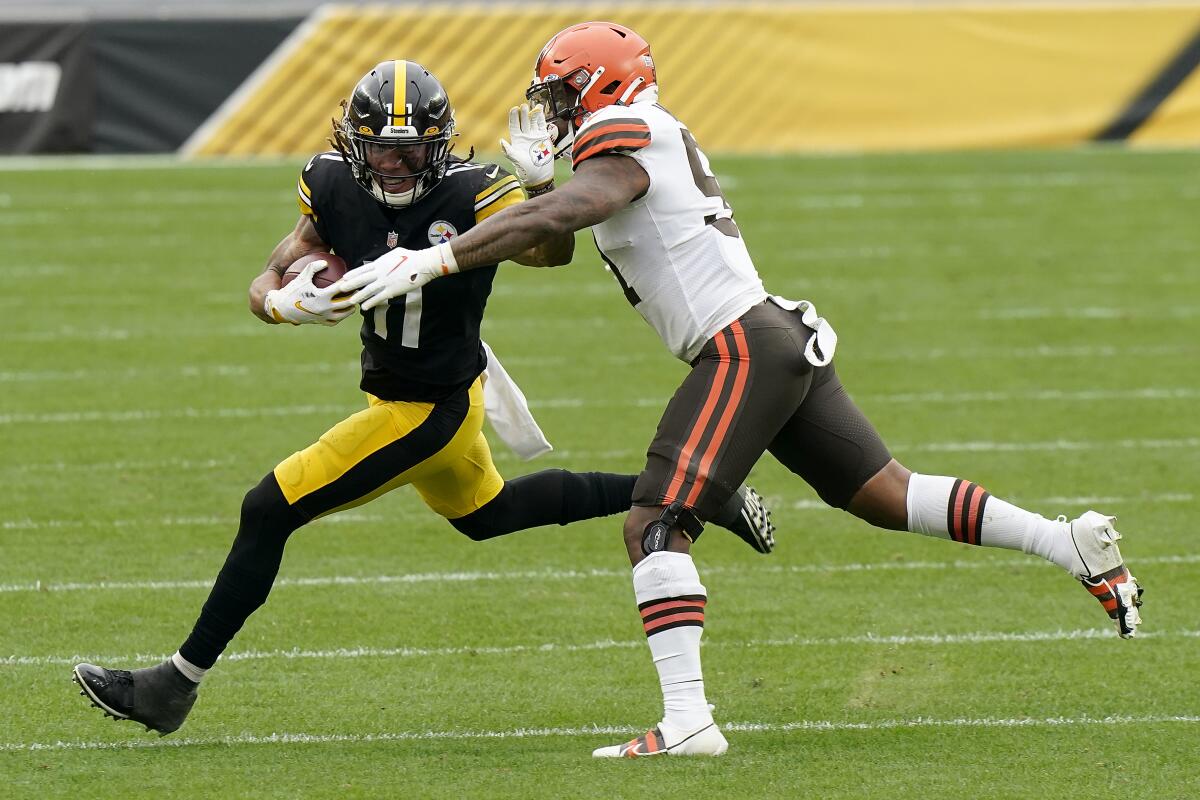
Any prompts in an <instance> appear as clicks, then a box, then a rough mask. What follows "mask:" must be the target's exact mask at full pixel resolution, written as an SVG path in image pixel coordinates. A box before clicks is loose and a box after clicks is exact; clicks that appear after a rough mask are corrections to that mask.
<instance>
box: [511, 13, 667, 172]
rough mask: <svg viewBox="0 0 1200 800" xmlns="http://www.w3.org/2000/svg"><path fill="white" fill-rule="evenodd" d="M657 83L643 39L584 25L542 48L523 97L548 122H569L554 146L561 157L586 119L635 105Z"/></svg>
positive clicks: (617, 28) (618, 28)
mask: <svg viewBox="0 0 1200 800" xmlns="http://www.w3.org/2000/svg"><path fill="white" fill-rule="evenodd" d="M655 80H656V77H655V73H654V59H653V58H652V57H651V56H650V44H649V43H648V42H647V41H646V40H645V39H643V38H642V37H641V36H639V35H638V34H637V33H635V32H634V31H632V30H630V29H629V28H626V27H625V26H624V25H617V24H616V23H614V22H584V23H581V24H579V25H572V26H571V27H569V28H566V29H565V30H562V31H559V32H558V33H556V34H555V35H554V37H553V38H551V39H550V41H549V42H547V43H546V46H545V47H543V48H542V52H541V53H540V54H539V55H538V57H537V61H536V62H535V63H534V65H533V82H532V84H531V85H530V87H529V89H528V90H527V91H526V92H525V97H526V98H527V99H528V101H529V104H530V105H535V104H538V103H540V104H541V105H542V107H543V108H544V109H545V110H546V119H547V120H548V121H551V120H561V121H562V122H564V123H566V127H567V135H560V136H559V138H558V140H556V141H555V151H556V154H558V155H560V154H562V152H564V150H565V149H566V148H565V147H564V145H569V144H570V141H569V140H570V139H571V138H573V135H574V132H575V130H577V129H578V128H579V126H580V125H582V124H583V120H584V118H585V117H586V116H587V115H588V114H591V113H593V112H595V111H599V110H600V109H602V108H604V107H606V106H611V105H624V104H625V103H627V102H631V101H632V100H633V99H634V98H636V97H637V95H638V94H639V93H640V92H641V91H642V90H643V89H645V88H646V87H647V86H651V85H653V84H654V83H655ZM564 140H565V141H564Z"/></svg>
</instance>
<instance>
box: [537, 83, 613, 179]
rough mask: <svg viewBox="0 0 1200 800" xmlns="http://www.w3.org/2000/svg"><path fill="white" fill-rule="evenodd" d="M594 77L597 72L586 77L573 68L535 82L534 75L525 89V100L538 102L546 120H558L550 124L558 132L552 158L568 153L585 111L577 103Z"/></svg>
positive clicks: (551, 121)
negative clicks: (565, 73) (568, 72)
mask: <svg viewBox="0 0 1200 800" xmlns="http://www.w3.org/2000/svg"><path fill="white" fill-rule="evenodd" d="M602 71H603V69H601V72H602ZM595 77H598V75H597V76H589V75H588V72H587V70H586V69H577V70H575V71H574V72H572V73H571V74H569V75H567V76H565V77H563V78H560V77H559V76H557V75H548V76H546V79H545V80H541V81H539V80H538V79H537V77H536V76H535V77H534V79H533V83H531V84H530V86H529V88H528V89H526V90H525V99H526V100H527V101H528V102H529V105H530V106H534V105H539V104H540V105H541V106H542V108H543V109H544V110H545V112H546V121H547V122H550V123H555V122H557V123H558V124H557V125H553V126H552V127H553V128H554V130H555V132H556V133H557V134H558V135H557V137H556V138H555V139H554V157H555V158H561V157H562V156H564V155H566V154H567V153H569V152H570V150H571V145H572V144H574V142H575V131H576V130H578V129H579V126H580V125H582V124H583V118H584V117H585V116H587V111H586V110H584V108H583V106H582V105H580V99H581V98H582V96H583V92H584V91H586V90H587V88H588V87H589V85H590V84H591V83H593V82H594V80H595Z"/></svg>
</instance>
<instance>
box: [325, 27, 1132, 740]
mask: <svg viewBox="0 0 1200 800" xmlns="http://www.w3.org/2000/svg"><path fill="white" fill-rule="evenodd" d="M534 70H535V76H534V82H533V85H532V86H531V88H530V89H529V91H528V92H527V97H528V98H529V100H530V102H531V103H533V104H534V111H533V113H532V115H531V119H533V120H534V122H535V123H537V125H535V127H537V128H538V129H537V130H536V131H535V133H534V135H532V136H530V137H528V138H527V139H522V140H521V141H519V142H518V141H514V142H513V143H511V144H509V143H507V142H506V143H504V145H505V147H504V149H505V152H506V153H507V154H508V156H509V158H510V159H511V160H512V161H513V162H514V164H515V166H516V173H517V175H518V177H519V178H520V179H521V180H522V182H523V183H525V185H526V187H527V188H528V189H529V190H530V194H531V195H536V196H535V197H533V198H532V199H531V200H529V201H528V202H525V203H521V204H519V205H516V206H514V207H513V208H511V209H506V210H504V211H501V212H499V213H497V214H495V215H494V216H492V217H491V218H490V219H488V220H487V221H485V222H484V223H482V224H480V225H478V226H476V227H474V228H472V229H471V230H470V231H468V232H467V233H465V234H464V235H462V236H459V237H458V238H456V239H454V241H453V242H451V243H449V244H442V245H438V246H436V247H433V248H429V249H426V250H420V251H409V250H395V251H392V252H391V253H388V254H387V255H385V256H382V257H381V258H380V259H378V260H377V261H375V262H372V263H370V264H366V265H364V266H363V267H361V268H360V269H358V270H355V271H353V272H351V273H349V274H348V275H347V276H346V277H345V278H344V279H343V280H342V281H341V282H340V283H339V284H338V285H337V286H336V287H335V289H336V291H347V292H355V294H354V296H353V297H352V298H351V300H350V302H354V303H361V304H362V307H363V308H370V307H372V306H374V305H376V304H380V303H386V302H387V301H388V299H389V298H391V297H395V296H397V295H400V294H405V293H407V292H410V291H413V290H415V289H417V288H419V287H421V286H423V285H424V284H426V283H428V282H429V281H431V280H434V279H442V280H457V279H458V278H457V277H456V274H457V273H460V272H462V271H465V270H470V269H473V268H475V267H477V266H479V265H485V264H494V263H496V262H498V261H501V260H503V259H505V258H508V257H510V256H511V255H513V254H515V253H519V252H521V251H523V250H526V249H528V248H529V247H531V246H533V245H535V244H537V243H538V242H540V241H542V240H544V239H545V238H547V237H551V236H561V235H563V234H564V233H568V232H572V231H576V230H580V229H582V228H586V227H591V229H592V232H593V233H594V234H595V238H596V244H597V246H598V248H599V249H600V252H601V256H602V257H603V259H604V261H605V262H606V263H607V264H608V266H609V267H610V269H611V270H612V273H613V275H614V276H615V277H616V279H617V281H618V282H619V283H620V285H621V288H622V289H623V290H624V292H625V296H626V297H627V298H628V300H629V302H630V303H631V304H632V305H633V306H634V308H635V309H637V311H638V312H639V313H640V314H641V315H642V316H643V317H644V318H645V320H646V321H647V322H648V323H649V324H650V325H651V326H652V327H653V328H654V329H655V331H657V332H658V334H659V336H660V337H661V338H662V340H663V342H664V343H665V344H666V345H667V347H668V348H670V350H671V352H673V353H674V354H675V355H676V356H677V357H679V358H680V359H682V360H684V361H685V362H687V363H689V364H691V365H692V371H691V372H690V373H689V374H688V376H687V377H686V378H685V379H684V381H683V384H682V385H681V386H680V388H679V391H677V392H676V394H675V396H674V397H673V398H672V399H671V401H670V402H669V403H668V405H667V408H666V411H665V412H664V414H663V417H662V420H661V422H660V423H659V428H658V432H657V434H656V436H655V439H654V442H653V443H652V444H651V446H650V449H649V452H648V457H647V463H646V466H645V469H644V470H643V471H642V473H641V475H640V476H639V478H638V481H637V484H636V487H635V489H634V494H633V502H634V508H633V509H632V510H631V511H630V513H629V515H628V517H627V518H626V521H625V529H624V533H625V543H626V547H627V549H628V551H629V556H630V560H631V561H632V563H633V586H634V592H635V595H636V598H637V604H638V609H639V611H640V613H641V616H642V620H643V623H644V626H645V631H646V635H647V639H648V643H649V646H650V650H651V653H652V655H653V657H654V665H655V668H656V669H657V670H658V674H659V680H660V684H661V686H662V692H663V704H664V714H663V718H662V721H661V722H660V723H659V724H658V725H657V726H656V727H655V728H653V729H652V730H650V731H649V732H647V733H646V734H644V735H642V736H640V737H638V738H636V739H634V740H633V741H631V742H627V743H625V744H622V745H614V746H610V747H602V748H600V749H598V750H596V751H595V753H594V755H596V756H642V755H657V754H662V753H669V754H678V755H685V754H705V755H720V754H721V753H723V752H725V750H726V747H727V743H726V740H725V737H724V736H723V735H722V734H721V732H720V730H719V729H718V728H717V726H716V723H715V722H714V721H713V718H712V713H711V711H710V708H709V705H708V703H707V700H706V698H705V694H704V682H703V677H702V673H701V668H700V636H701V633H702V631H703V625H704V607H705V603H706V591H705V588H704V586H703V585H702V584H701V583H700V578H699V575H698V573H697V571H696V567H695V565H694V563H693V562H692V558H691V556H690V546H691V543H692V541H693V540H694V539H695V537H696V535H697V534H698V533H699V531H700V529H701V528H702V526H703V523H704V522H705V521H707V520H709V519H711V516H712V514H713V512H714V509H716V508H717V507H719V506H720V504H721V503H722V502H723V501H724V500H725V498H726V497H728V495H729V493H730V492H732V491H733V490H734V489H736V488H737V487H738V486H739V485H740V484H741V482H742V480H743V479H744V478H745V477H746V475H747V474H748V473H749V471H750V468H751V467H752V466H753V465H754V463H755V462H756V461H757V460H758V459H759V458H760V457H761V456H762V455H763V453H764V452H767V451H770V452H771V453H772V454H773V455H774V456H775V457H776V458H777V459H778V460H779V461H780V462H781V463H783V464H784V466H786V467H787V468H788V469H790V470H791V471H792V472H794V473H796V474H797V475H799V476H800V477H802V478H803V479H804V480H805V481H807V482H808V483H809V484H811V485H812V486H813V487H814V488H815V489H816V490H817V492H818V494H819V495H820V496H821V498H822V499H823V500H824V501H825V502H827V503H829V504H830V505H831V506H834V507H837V508H843V509H845V510H847V511H849V512H850V513H851V514H854V515H855V516H858V517H860V518H862V519H864V520H866V521H867V522H870V523H871V524H873V525H876V526H878V527H881V528H887V529H892V530H899V531H912V532H915V533H921V534H925V535H928V536H934V537H939V538H942V539H946V540H952V541H957V542H962V543H965V544H969V545H981V546H984V547H1002V548H1008V549H1014V550H1023V551H1025V552H1027V553H1031V554H1034V555H1037V556H1041V557H1042V558H1045V559H1047V560H1049V561H1052V562H1054V563H1055V564H1058V565H1059V566H1060V567H1062V568H1063V569H1065V570H1066V571H1067V572H1068V573H1070V574H1071V575H1072V576H1073V577H1074V578H1075V579H1076V580H1078V581H1081V582H1082V583H1083V585H1084V587H1085V588H1087V589H1088V591H1089V592H1091V594H1093V595H1094V596H1095V597H1096V598H1098V599H1099V601H1100V603H1101V604H1102V605H1103V607H1104V609H1105V611H1106V612H1107V613H1108V615H1109V616H1110V617H1111V618H1112V619H1113V620H1115V623H1116V628H1117V632H1118V633H1119V634H1120V635H1121V636H1122V637H1124V638H1129V637H1131V636H1133V635H1134V634H1135V633H1136V631H1137V626H1138V624H1140V622H1141V619H1140V616H1139V611H1138V606H1139V605H1140V604H1141V603H1140V599H1139V596H1140V594H1141V587H1140V586H1139V585H1138V584H1137V582H1136V581H1135V580H1134V578H1133V577H1132V576H1131V575H1130V573H1129V570H1128V569H1127V568H1126V567H1125V564H1124V562H1123V559H1122V557H1121V553H1120V551H1119V549H1118V548H1117V545H1116V540H1117V539H1118V538H1119V534H1118V533H1117V532H1116V530H1114V529H1113V527H1112V518H1111V517H1106V516H1103V515H1101V514H1098V513H1096V512H1095V511H1088V512H1086V513H1085V514H1083V515H1082V516H1080V517H1079V518H1077V519H1075V520H1072V521H1067V520H1066V518H1065V517H1060V518H1058V519H1057V520H1048V519H1045V518H1043V517H1042V516H1040V515H1038V514H1034V513H1031V512H1029V511H1025V510H1024V509H1021V508H1018V507H1016V506H1014V505H1012V504H1010V503H1007V502H1005V501H1003V500H1001V499H1000V498H997V497H992V496H991V495H989V494H988V493H987V492H986V491H984V490H983V488H982V487H980V486H978V485H977V484H975V483H972V482H970V481H967V480H962V479H959V478H953V477H942V476H936V475H926V474H917V473H915V472H910V471H909V470H908V469H906V468H905V467H904V466H902V465H901V464H899V463H898V462H897V461H896V460H895V459H893V458H892V457H891V455H890V454H889V452H888V450H887V447H886V446H885V445H884V443H883V441H882V440H881V439H880V437H879V434H878V433H877V432H876V431H875V428H874V427H873V426H872V425H871V423H870V422H869V421H868V420H867V419H866V417H864V416H863V414H862V413H861V412H860V411H859V409H858V408H857V407H856V406H855V405H854V403H853V401H852V400H851V399H850V397H849V395H847V393H846V391H845V389H844V388H843V387H842V385H841V382H840V381H839V380H838V377H837V374H836V372H835V371H834V367H833V364H832V363H831V361H832V358H833V355H834V349H835V347H836V343H837V338H836V336H835V335H834V333H833V330H832V328H831V327H830V325H829V324H828V323H827V322H826V321H825V320H823V319H821V318H820V317H818V316H817V314H816V311H815V309H814V308H813V306H812V304H811V303H808V302H792V301H787V300H783V299H782V298H778V297H773V296H771V295H769V294H768V293H767V291H766V290H765V289H764V288H763V285H762V282H761V281H760V280H759V277H758V273H757V271H756V270H755V268H754V265H753V263H752V261H751V259H750V256H749V253H748V252H747V249H746V245H745V242H744V240H743V239H742V237H741V233H740V231H739V230H738V227H737V225H736V224H735V223H734V220H733V213H732V210H731V209H730V207H729V203H728V202H726V201H725V198H724V196H723V195H722V193H721V188H720V186H719V185H718V184H717V180H716V178H715V177H714V175H713V173H712V170H711V168H710V167H709V164H708V160H707V159H706V158H705V156H704V154H703V152H701V150H700V149H699V147H698V146H697V144H696V140H695V138H694V137H693V136H692V134H691V133H690V132H689V131H688V129H687V128H686V127H685V126H684V124H683V123H682V122H680V121H679V120H677V119H676V118H675V117H673V116H672V115H671V114H670V113H669V112H668V111H667V110H666V109H664V108H663V107H662V106H660V105H658V103H657V99H658V97H657V96H658V87H657V84H656V82H655V72H654V62H653V59H652V57H651V55H650V48H649V45H648V44H647V43H646V41H645V40H644V39H643V38H642V37H640V36H638V35H637V34H636V33H635V32H633V31H631V30H629V29H628V28H624V27H622V26H620V25H615V24H612V23H607V22H589V23H584V24H580V25H573V26H571V27H569V28H567V29H565V30H563V31H562V32H560V33H559V34H557V35H556V36H555V37H554V38H553V39H551V40H550V42H549V43H547V45H546V46H545V48H543V50H542V52H541V54H540V55H539V56H538V58H537V62H536V64H535V67H534ZM542 109H544V111H545V114H546V115H548V116H549V120H550V124H551V125H552V126H553V129H552V130H550V129H545V130H543V129H542V128H540V127H538V126H540V123H541V120H542ZM551 143H553V149H554V150H555V151H556V152H557V153H559V154H561V155H565V154H567V153H568V152H569V153H570V155H571V161H572V167H573V170H574V177H573V178H572V179H571V180H570V181H569V182H568V183H566V184H565V185H564V186H563V187H562V188H561V189H558V190H556V191H554V192H553V196H549V193H550V190H551V189H553V188H554V187H553V170H552V168H551V164H550V159H549V158H548V157H547V154H548V153H549V152H550V150H551Z"/></svg>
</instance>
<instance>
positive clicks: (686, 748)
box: [592, 722, 729, 758]
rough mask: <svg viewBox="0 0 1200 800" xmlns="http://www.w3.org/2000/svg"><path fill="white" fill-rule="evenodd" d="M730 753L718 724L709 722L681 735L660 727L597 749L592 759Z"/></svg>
mask: <svg viewBox="0 0 1200 800" xmlns="http://www.w3.org/2000/svg"><path fill="white" fill-rule="evenodd" d="M728 749H729V742H727V741H725V736H724V735H723V734H722V733H721V729H720V728H718V727H717V723H715V722H710V723H708V724H707V725H705V726H704V727H702V728H699V729H698V730H695V731H691V732H688V733H683V732H679V731H676V730H675V729H674V728H671V727H669V726H667V725H665V724H663V723H659V724H658V726H657V727H655V728H654V730H651V731H647V732H646V733H644V734H642V735H641V736H639V737H637V738H636V739H634V740H632V741H629V742H626V743H625V744H614V745H609V746H608V747H598V748H596V749H595V750H593V751H592V756H593V757H595V758H640V757H642V756H662V755H671V756H719V755H723V754H724V753H725V751H726V750H728Z"/></svg>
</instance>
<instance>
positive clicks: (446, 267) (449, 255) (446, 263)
mask: <svg viewBox="0 0 1200 800" xmlns="http://www.w3.org/2000/svg"><path fill="white" fill-rule="evenodd" d="M437 251H438V256H439V257H440V258H441V259H442V274H443V275H451V274H453V273H455V272H458V259H456V258H455V257H454V251H453V250H451V249H450V243H449V242H443V243H442V244H439V245H438V246H437Z"/></svg>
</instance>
